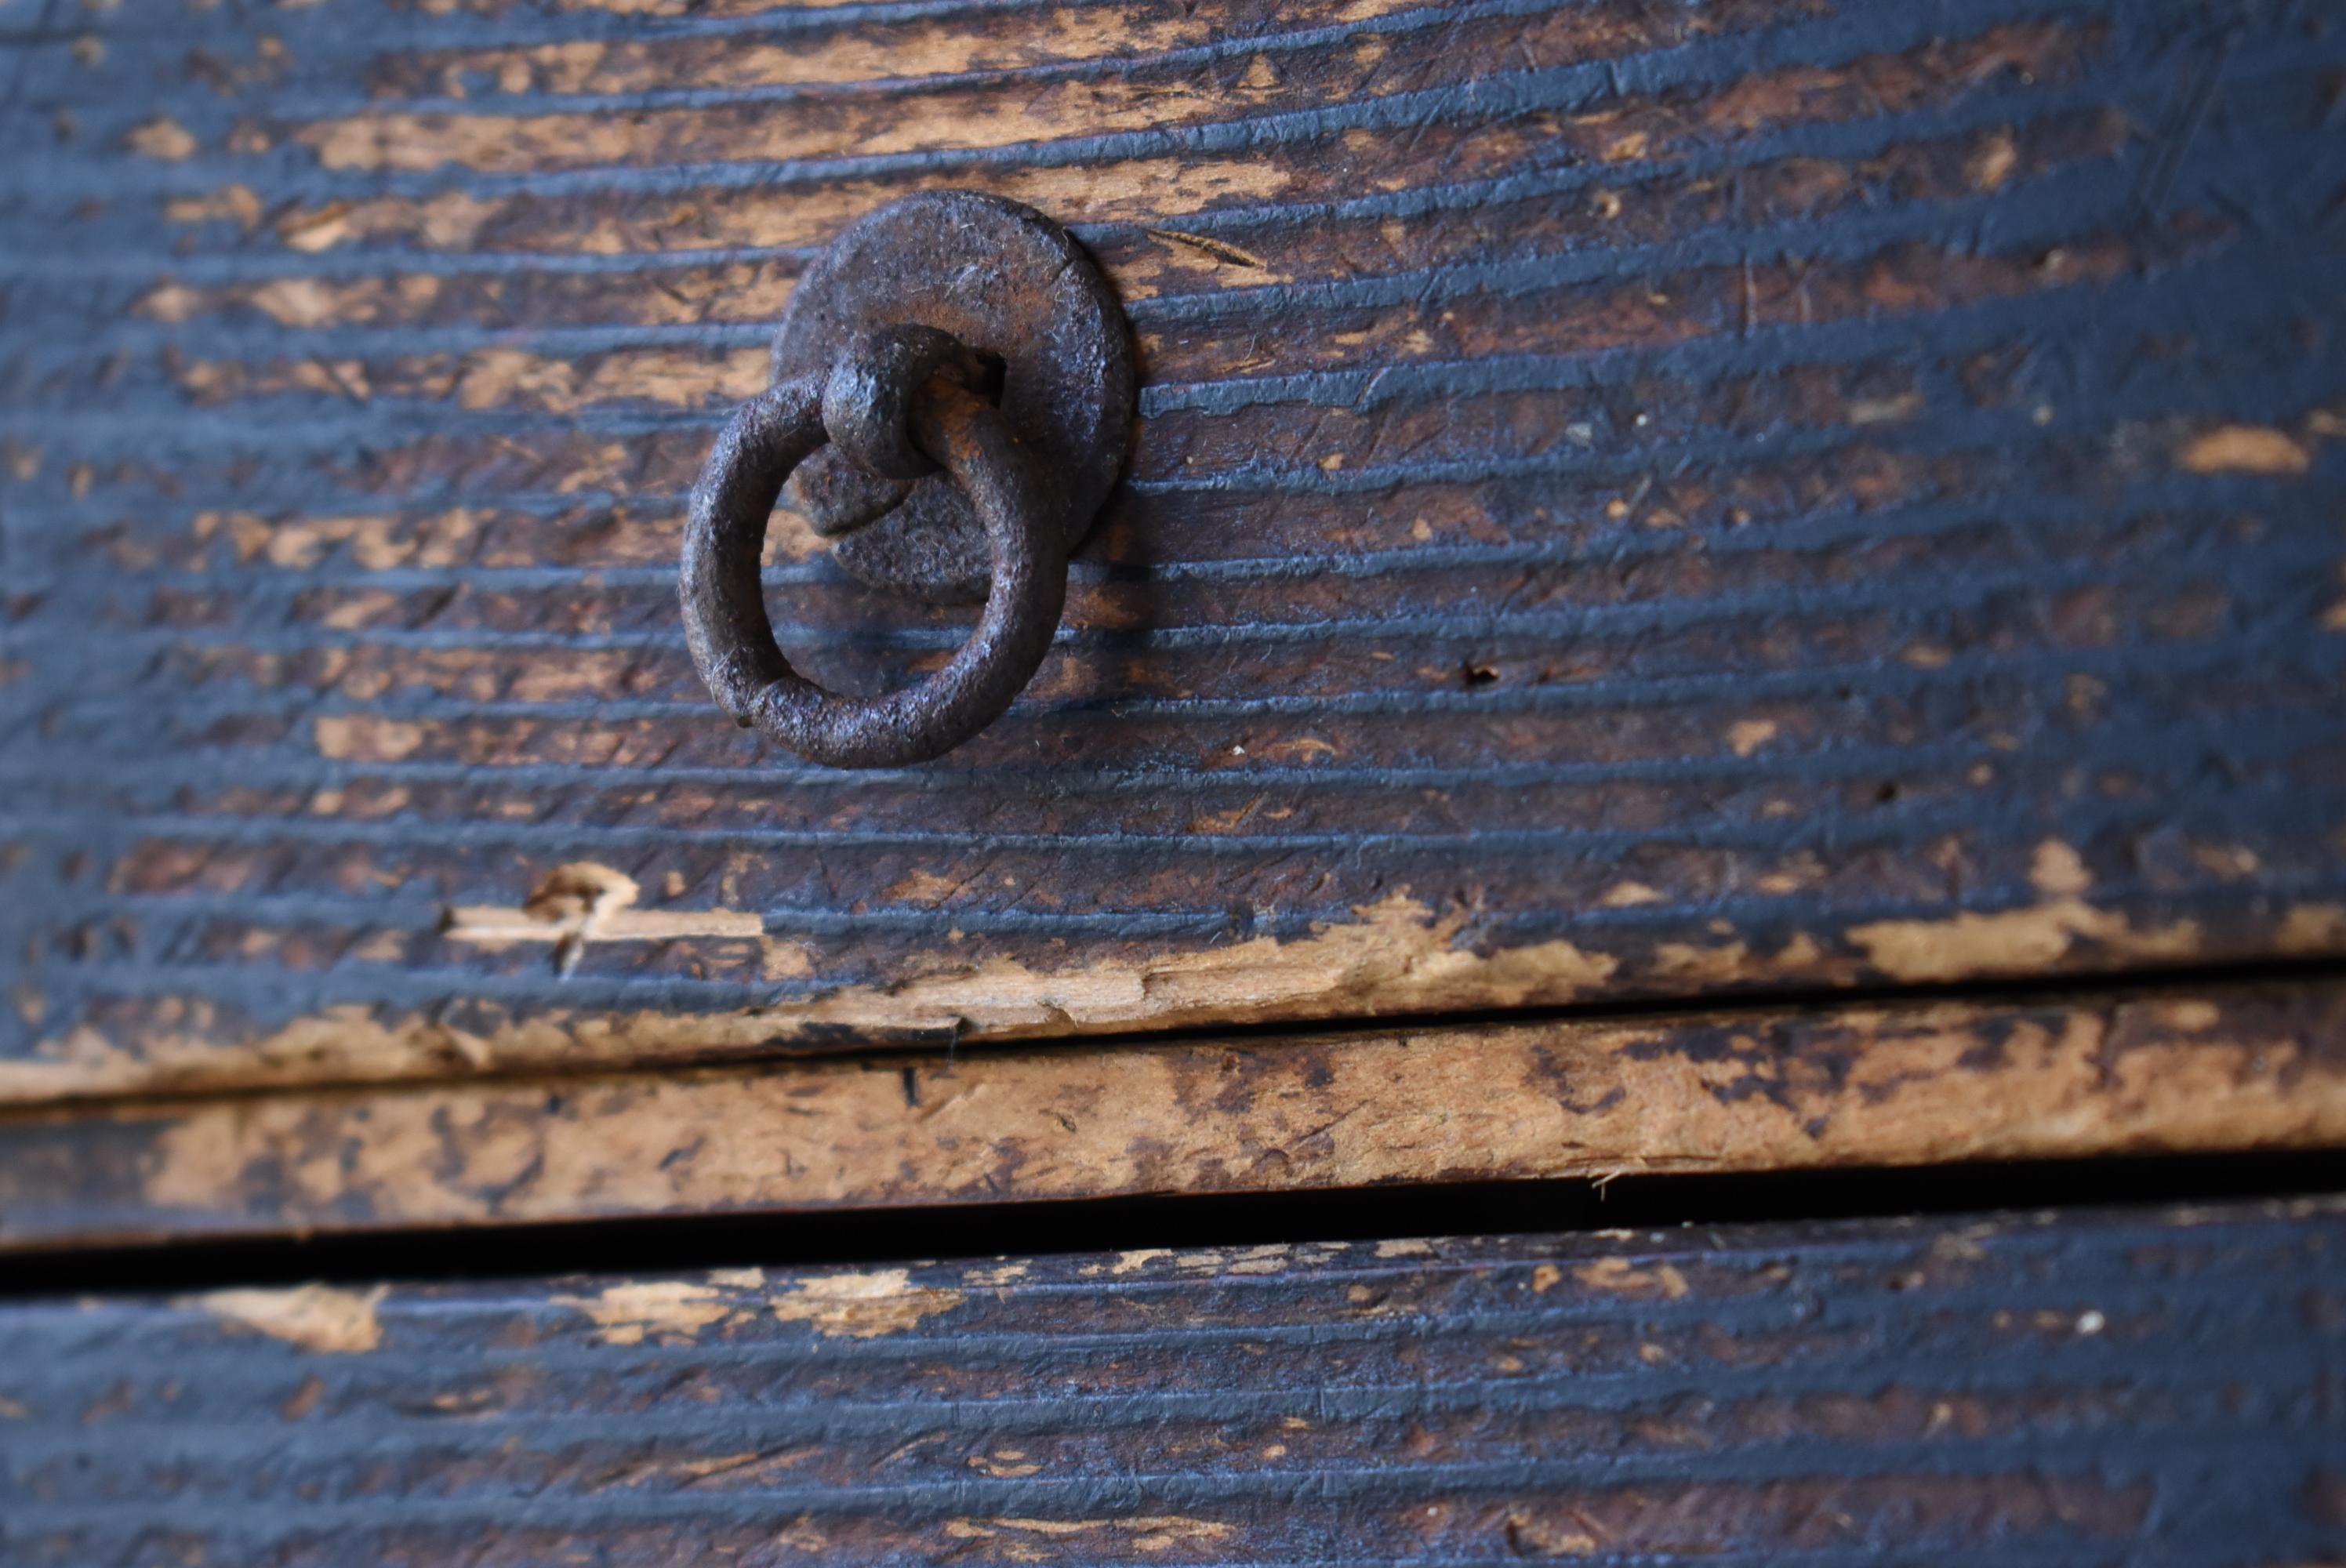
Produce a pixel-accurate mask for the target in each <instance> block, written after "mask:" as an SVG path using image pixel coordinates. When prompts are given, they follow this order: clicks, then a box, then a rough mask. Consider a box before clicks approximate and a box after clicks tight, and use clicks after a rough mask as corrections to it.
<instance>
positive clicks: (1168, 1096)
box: [0, 981, 2346, 1249]
mask: <svg viewBox="0 0 2346 1568" xmlns="http://www.w3.org/2000/svg"><path fill="white" fill-rule="evenodd" d="M2341 1144H2346V983H2334V982H2329V981H2309V982H2303V983H2273V984H2257V985H2232V986H2214V987H2208V988H2206V989H2203V990H2199V991H2197V992H2193V993H2173V992H2157V993H2152V992H2133V993H2108V994H2105V995H2086V996H2065V997H2060V998H2056V999H2052V1000H2045V1001H2039V1002H2028V1003H2014V1002H2002V1003H1998V1002H1977V1001H1964V1002H1930V1003H1924V1002H1912V1003H1898V1004H1892V1005H1883V1006H1870V1007H1849V1008H1841V1009H1808V1010H1770V1011H1761V1010H1753V1011H1749V1012H1714V1013H1689V1014H1683V1015H1675V1016H1656V1017H1643V1018H1636V1019H1630V1020H1618V1019H1616V1020H1605V1021H1585V1020H1584V1021H1550V1022H1543V1023H1519V1024H1503V1025H1490V1026H1482V1027H1472V1028H1460V1027H1428V1028H1424V1029H1418V1030H1392V1029H1388V1030H1382V1031H1376V1032H1362V1033H1341V1034H1338V1033H1322V1034H1311V1035H1302V1036H1297V1037H1294V1038H1290V1039H1267V1040H1250V1041H1248V1042H1246V1043H1243V1044H1223V1043H1213V1042H1203V1043H1186V1042H1185V1043H1178V1044H1154V1045H1137V1044H1118V1045H1110V1046H1097V1047H1073V1046H1070V1047H1056V1048H1028V1049H1023V1050H1005V1051H999V1052H989V1053H981V1054H974V1055H969V1056H961V1057H955V1056H949V1055H943V1054H933V1055H903V1056H883V1057H866V1058H848V1059H819V1060H807V1061H797V1062H785V1063H777V1064H760V1065H756V1066H742V1067H724V1068H709V1069H701V1070H696V1071H691V1072H671V1073H667V1074H651V1073H632V1074H594V1075H580V1076H576V1077H572V1078H566V1079H536V1080H505V1081H482V1082H473V1083H466V1084H425V1085H402V1086H395V1087H382V1088H375V1089H362V1088H346V1089H339V1090H332V1091H305V1092H290V1093H285V1094H280V1095H261V1096H234V1097H222V1098H219V1099H211V1100H201V1099H196V1100H188V1101H180V1102H147V1103H143V1104H138V1103H125V1104H121V1105H112V1106H97V1107H90V1108H87V1109H84V1110H81V1111H79V1112H73V1111H65V1110H56V1109H51V1110H46V1111H40V1112H27V1113H20V1114H17V1115H12V1116H7V1117H5V1118H0V1249H7V1248H18V1249H21V1248H26V1247H58V1246H84V1245H97V1244H107V1243H123V1242H133V1241H141V1240H152V1239H162V1238H169V1237H203V1236H220V1235H231V1234H268V1233H272V1232H301V1233H310V1232H319V1231H347V1230H362V1229H369V1228H390V1227H418V1226H426V1227H428V1226H439V1225H471V1224H495V1223H523V1222H543V1221H553V1220H566V1219H581V1218H588V1217H618V1216H651V1215H675V1214H687V1213H725V1212H736V1213H738V1212H746V1211H792V1210H797V1211H806V1210H819V1209H827V1208H835V1207H850V1206H855V1207H892V1206H911V1205H937V1204H965V1203H998V1202H1005V1201H1025V1200H1036V1199H1067V1198H1091V1197H1110V1196H1142V1195H1154V1194H1171V1193H1190V1194H1198V1193H1240V1192H1270V1191H1282V1190H1284V1191H1299V1190H1314V1189H1330V1188H1340V1187H1360V1186H1374V1185H1379V1184H1389V1183H1432V1182H1455V1181H1469V1180H1474V1181H1487V1180H1514V1179H1535V1178H1558V1177H1572V1178H1586V1179H1592V1180H1603V1179H1607V1178H1609V1177H1614V1176H1623V1175H1633V1174H1645V1173H1664V1172H1714V1173H1717V1172H1739V1171H1770V1170H1798V1169H1815V1168H1823V1167H1831V1166H1912V1165H1923V1164H1937V1163H1948V1162H1960V1161H1970V1160H1983V1159H2025V1158H2066V1157H2085V1156H2105V1155H2113V1154H2125V1153H2181V1152H2217V1151H2229V1152H2240V1151H2249V1150H2277V1149H2304V1148H2314V1147H2325V1146H2337V1145H2341Z"/></svg>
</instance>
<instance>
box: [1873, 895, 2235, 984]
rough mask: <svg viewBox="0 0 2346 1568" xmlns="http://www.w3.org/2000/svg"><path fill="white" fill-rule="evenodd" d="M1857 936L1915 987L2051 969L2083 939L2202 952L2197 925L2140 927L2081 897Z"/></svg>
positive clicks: (2149, 954)
mask: <svg viewBox="0 0 2346 1568" xmlns="http://www.w3.org/2000/svg"><path fill="white" fill-rule="evenodd" d="M1849 937H1850V940H1851V942H1855V943H1856V944H1857V945H1858V946H1859V947H1861V948H1862V949H1863V950H1864V952H1865V955H1866V961H1867V962H1869V963H1871V964H1872V966H1873V967H1874V968H1875V969H1878V970H1880V971H1881V972H1882V973H1884V974H1887V975H1889V976H1891V977H1892V979H1895V980H1902V981H1908V982H1915V983H1926V982H1933V981H1946V980H1956V979H1960V978H1963V977H1964V976H1966V975H1975V974H1994V973H2005V974H2009V973H2015V972H2027V971H2030V970H2035V969H2042V968H2045V967H2047V966H2050V965H2052V964H2055V963H2057V962H2060V961H2061V960H2062V958H2063V957H2065V956H2066V954H2067V953H2068V952H2069V950H2070V948H2071V947H2072V946H2074V945H2075V944H2076V942H2079V941H2081V940H2086V941H2092V942H2099V943H2101V944H2103V945H2104V946H2106V947H2107V948H2109V949H2111V950H2112V951H2113V952H2119V953H2123V954H2126V955H2127V956H2130V957H2136V958H2152V959H2169V960H2172V959H2182V958H2188V957H2190V956H2191V955H2192V954H2193V953H2194V952H2196V951H2197V950H2198V947H2199V928H2198V923H2197V922H2195V921H2188V920H2187V921H2175V922H2174V923H2173V924H2170V925H2165V926H2145V927H2137V925H2136V924H2135V923H2134V922H2133V921H2131V920H2129V919H2127V917H2126V916H2125V915H2122V914H2118V913H2116V912H2114V911H2109V910H2103V909H2096V907H2094V906H2093V905H2092V904H2089V903H2086V901H2084V900H2082V899H2078V898H2074V897H2071V898H2056V899H2052V900H2048V901H2045V902H2043V903H2039V904H2032V905H2029V906H2028V907H2026V908H2024V909H2016V910H2006V911H2000V912H1997V913H1994V914H1978V913H1974V912H1973V911H1968V910H1967V911H1964V912H1962V913H1960V914H1956V915H1954V916H1953V917H1951V918H1948V919H1945V920H1918V921H1872V922H1870V923H1868V924H1865V925H1859V926H1852V927H1851V928H1850V932H1849Z"/></svg>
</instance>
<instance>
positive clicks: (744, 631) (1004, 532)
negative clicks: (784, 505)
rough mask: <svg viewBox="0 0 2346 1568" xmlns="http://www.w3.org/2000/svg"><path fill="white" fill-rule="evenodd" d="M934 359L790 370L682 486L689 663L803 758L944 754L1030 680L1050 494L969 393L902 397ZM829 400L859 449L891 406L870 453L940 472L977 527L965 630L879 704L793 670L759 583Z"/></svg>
mask: <svg viewBox="0 0 2346 1568" xmlns="http://www.w3.org/2000/svg"><path fill="white" fill-rule="evenodd" d="M942 335H943V334H939V336H942ZM947 341H948V342H950V340H947ZM953 346H954V348H955V349H957V348H958V345H957V344H956V345H953ZM932 362H942V361H932V360H931V359H930V358H929V356H927V355H926V354H925V353H905V354H900V355H894V356H892V357H891V358H889V359H887V360H885V361H882V367H881V373H879V374H878V375H876V376H875V375H872V374H869V373H867V372H869V371H870V369H871V367H869V366H851V365H850V364H848V362H847V361H841V370H840V371H837V372H833V374H832V375H831V377H830V378H829V379H828V381H827V382H824V383H823V384H821V385H820V386H819V385H818V384H817V383H816V382H815V380H814V379H813V378H812V377H801V378H800V379H798V380H796V381H791V382H784V383H783V384H782V385H780V386H778V387H774V388H771V389H770V390H769V391H767V392H763V393H761V394H760V395H759V396H758V397H755V398H752V399H751V400H750V402H746V403H744V404H742V405H741V407H740V408H739V410H737V411H736V412H735V413H734V415H733V418H732V420H731V421H730V423H728V424H727V425H726V427H725V430H724V432H723V433H721V434H720V435H719V437H718V438H717V447H716V450H715V451H714V452H712V453H710V454H709V463H708V466H707V467H706V468H705V469H703V470H702V473H701V476H700V482H699V484H697V485H696V486H694V488H693V493H692V505H691V511H690V514H689V515H688V517H687V519H686V523H685V538H684V562H683V570H682V574H681V578H680V583H679V594H680V596H681V597H682V599H683V603H684V626H685V636H686V640H687V641H688V643H689V644H690V645H691V647H692V657H693V662H694V663H695V664H697V665H698V666H699V668H700V675H701V678H702V679H704V680H706V681H707V682H708V683H709V691H710V692H711V693H712V694H713V695H714V696H715V697H716V698H717V700H718V702H719V705H720V706H721V707H723V708H724V709H725V710H726V711H727V712H728V713H729V714H731V715H733V717H734V718H737V719H739V721H741V722H742V723H744V724H750V725H755V726H756V727H757V728H759V729H760V730H761V731H762V732H764V733H765V734H766V735H767V736H769V737H770V738H772V739H774V740H777V741H780V743H781V744H782V745H784V746H787V747H789V748H790V749H791V750H792V751H795V752H797V753H798V754H799V755H800V756H801V757H804V758H806V759H808V760H809V761H811V762H820V763H823V764H825V765H826V766H829V767H832V768H895V767H903V766H905V765H907V764H910V763H914V762H925V761H927V760H929V759H931V758H933V757H938V756H941V755H943V753H944V752H946V751H949V750H951V749H952V748H954V747H956V746H958V745H960V744H961V743H962V742H963V741H964V740H966V739H968V738H970V737H971V736H973V735H974V734H976V733H977V732H978V731H979V730H981V729H983V728H985V726H986V725H988V724H990V723H992V722H993V720H994V718H996V717H997V716H998V715H999V714H1000V713H1001V712H1002V710H1003V709H1004V708H1007V707H1009V706H1010V701H1011V698H1013V697H1015V696H1017V695H1018V693H1019V691H1020V690H1021V689H1022V688H1023V687H1025V685H1026V683H1027V682H1028V681H1029V680H1031V679H1032V678H1034V675H1035V669H1036V667H1038V666H1040V665H1041V664H1042V662H1043V656H1044V654H1045V653H1046V652H1047V651H1049V648H1050V646H1051V634H1052V632H1053V631H1054V630H1055V629H1056V627H1057V626H1058V624H1059V610H1060V606H1061V605H1062V603H1063V602H1064V600H1065V598H1066V562H1065V559H1064V557H1063V555H1062V554H1061V546H1060V544H1059V539H1060V524H1059V518H1058V514H1057V513H1056V509H1054V508H1053V507H1052V506H1051V505H1050V504H1049V501H1048V499H1047V497H1048V487H1047V486H1046V485H1045V484H1042V483H1041V482H1040V481H1039V480H1038V478H1037V476H1036V474H1035V471H1034V465H1033V463H1030V462H1029V461H1028V460H1027V458H1026V457H1025V453H1022V452H1021V451H1020V450H1019V446H1018V441H1017V438H1016V437H1015V435H1013V434H1012V433H1011V432H1010V427H1009V425H1008V424H1007V423H1005V421H1004V419H1003V417H1002V415H1001V413H1000V412H998V411H996V410H995V409H994V408H992V407H990V406H989V405H987V404H986V403H985V402H982V401H981V400H980V399H979V398H977V397H976V396H975V395H974V394H973V393H971V392H968V391H966V390H964V388H962V387H960V386H957V385H955V384H954V383H953V382H950V381H947V380H945V379H944V378H943V377H934V378H931V379H926V380H924V381H923V382H922V383H921V384H920V385H919V386H918V388H917V389H915V390H913V391H912V392H909V393H907V392H905V391H904V390H903V387H902V386H901V384H900V382H901V378H902V377H903V376H905V375H909V374H911V373H913V372H917V371H925V370H926V369H928V368H930V366H931V364H932ZM834 406H836V407H837V409H838V412H839V414H840V428H841V429H842V430H846V431H851V432H853V433H854V437H853V439H856V440H859V441H872V437H873V432H874V429H875V427H876V425H877V423H878V418H879V415H880V413H881V412H882V410H892V409H896V408H902V409H903V421H904V423H903V429H902V430H901V431H899V432H897V433H894V441H893V442H892V443H886V442H879V443H874V444H876V445H877V446H878V449H879V450H880V451H882V452H883V453H884V452H886V451H888V450H889V446H890V445H894V446H895V447H896V449H897V451H898V452H899V453H917V454H918V455H919V457H920V458H922V459H923V460H925V461H926V462H928V463H929V464H930V466H931V467H937V468H943V470H944V472H945V473H947V474H949V475H951V476H952V479H953V481H954V484H955V485H956V486H958V487H959V488H960V490H961V491H962V492H963V494H965V495H966V496H967V497H968V498H969V503H970V505H971V507H972V508H973V509H974V511H975V513H976V514H977V517H978V520H979V522H980V523H981V524H984V529H985V538H986V545H987V556H988V559H987V565H988V567H989V570H990V574H991V578H992V581H991V584H990V586H989V590H988V592H987V595H986V600H985V610H984V614H983V615H982V616H980V617H979V619H978V624H977V629H976V631H975V632H974V634H973V635H972V636H971V637H970V639H969V641H968V642H967V643H965V644H964V645H963V646H962V647H961V649H960V651H959V652H957V653H955V654H954V657H953V658H952V659H951V660H949V661H948V662H947V663H946V664H945V666H944V667H943V668H942V669H939V670H936V671H934V672H933V673H931V674H929V675H927V676H925V677H923V678H922V679H920V680H919V681H916V682H914V683H913V685H911V686H908V687H903V689H901V690H898V691H893V692H891V693H889V694H888V695H886V696H885V697H843V696H841V695H838V694H836V693H833V692H828V691H825V690H824V689H823V688H822V687H819V686H817V685H815V684H814V683H813V682H812V681H811V680H809V679H807V678H806V677H804V676H802V675H800V674H799V673H798V672H797V671H796V670H794V669H792V668H791V667H790V661H789V660H787V659H786V658H784V657H782V651H781V649H780V647H778V646H777V645H776V644H775V641H774V632H773V626H772V624H771V623H770V621H769V620H768V619H767V616H766V600H765V593H764V590H763V586H762V585H761V584H760V581H759V571H758V565H759V559H760V555H762V554H763V553H764V548H765V543H766V524H767V519H768V517H769V516H770V514H771V513H772V511H773V508H774V503H775V501H776V500H777V499H779V498H780V494H781V489H782V484H783V482H784V481H785V480H787V479H788V478H789V477H790V471H791V470H792V469H794V468H796V467H797V466H798V465H799V464H800V463H801V462H803V461H804V460H805V459H806V457H807V455H808V454H809V453H811V452H813V451H814V450H815V449H816V448H817V447H818V446H820V445H821V444H822V443H823V442H824V440H825V438H826V434H827V433H828V432H829V431H830V429H831V425H830V423H829V420H828V418H827V417H826V416H827V414H828V412H830V411H831V409H832V408H833V407H834Z"/></svg>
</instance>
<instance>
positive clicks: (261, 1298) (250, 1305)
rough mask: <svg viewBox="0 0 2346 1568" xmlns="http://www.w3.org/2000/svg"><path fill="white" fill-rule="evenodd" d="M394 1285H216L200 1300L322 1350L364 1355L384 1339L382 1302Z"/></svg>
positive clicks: (213, 1310) (244, 1323) (239, 1320)
mask: <svg viewBox="0 0 2346 1568" xmlns="http://www.w3.org/2000/svg"><path fill="white" fill-rule="evenodd" d="M389 1290H390V1287H388V1286H384V1285H378V1286H375V1287H373V1288H371V1289H366V1290H345V1289H339V1288H335V1287H332V1286H329V1285H301V1286H296V1287H294V1288H291V1289H285V1290H214V1291H211V1292H209V1294H207V1295H204V1296H200V1297H198V1298H196V1302H195V1305H196V1306H197V1307H199V1308H201V1309H202V1310H204V1311H206V1312H209V1313H210V1314H211V1315H212V1316H213V1317H215V1318H219V1319H225V1320H227V1321H229V1322H231V1323H235V1324H237V1325H239V1326H240V1327H242V1328H246V1329H253V1330H254V1331H256V1332H258V1333H262V1334H266V1335H268V1336H269V1337H270V1339H282V1340H284V1341H285V1342H286V1343H287V1344H289V1345H298V1346H300V1347H301V1349H305V1350H315V1351H318V1352H319V1353H320V1354H321V1355H344V1356H349V1355H358V1354H361V1353H362V1352H364V1351H367V1350H372V1349H374V1348H375V1347H376V1346H378V1345H380V1344H382V1320H381V1319H379V1318H378V1316H377V1315H376V1308H378V1307H380V1306H381V1305H382V1298H383V1297H384V1296H385V1295H387V1294H388V1293H389Z"/></svg>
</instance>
